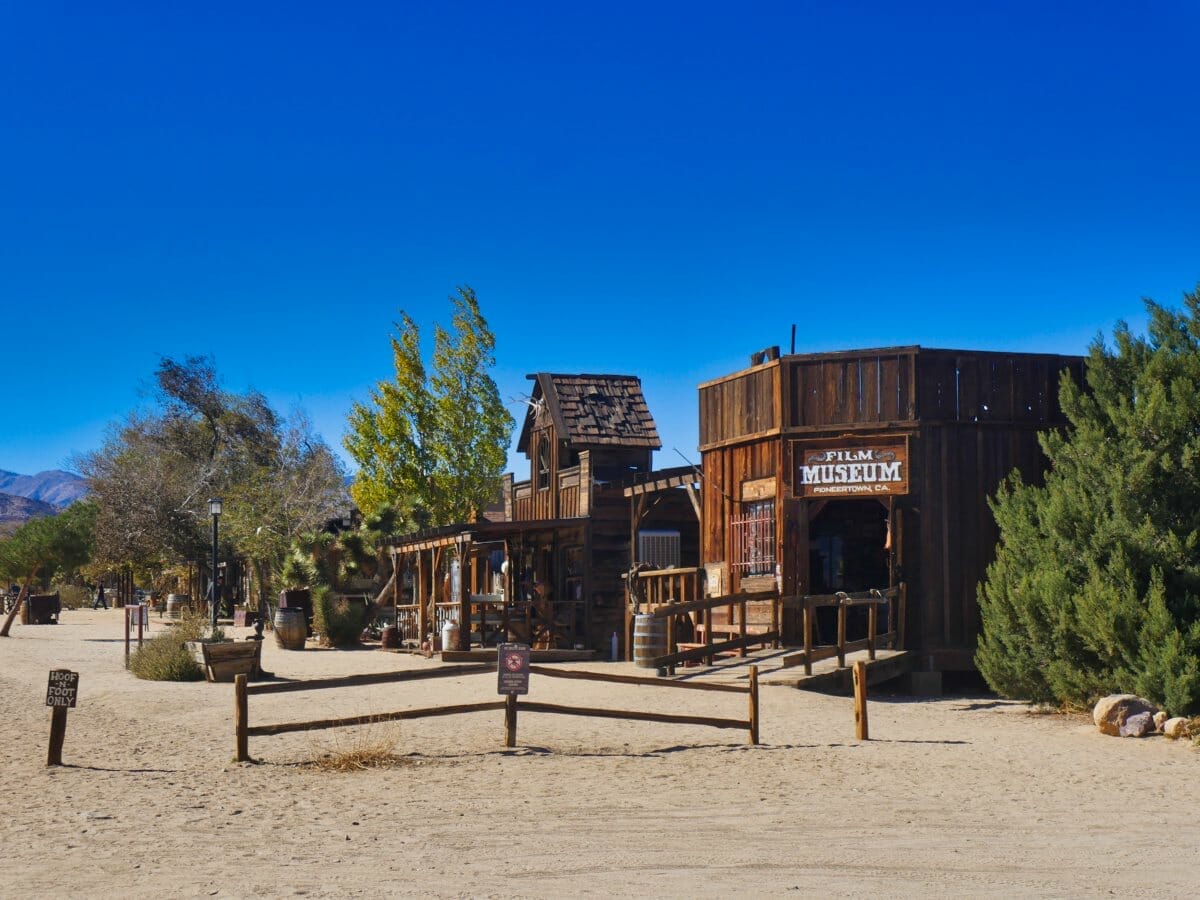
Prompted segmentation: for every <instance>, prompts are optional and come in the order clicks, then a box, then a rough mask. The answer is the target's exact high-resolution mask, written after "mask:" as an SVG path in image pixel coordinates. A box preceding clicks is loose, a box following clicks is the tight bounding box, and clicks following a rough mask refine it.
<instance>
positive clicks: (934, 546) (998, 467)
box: [897, 423, 1046, 669]
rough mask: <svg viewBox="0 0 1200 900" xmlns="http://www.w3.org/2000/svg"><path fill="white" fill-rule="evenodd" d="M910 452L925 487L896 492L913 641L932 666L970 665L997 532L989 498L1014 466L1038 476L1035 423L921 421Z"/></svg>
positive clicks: (1042, 459)
mask: <svg viewBox="0 0 1200 900" xmlns="http://www.w3.org/2000/svg"><path fill="white" fill-rule="evenodd" d="M911 452H912V456H911V462H910V465H911V467H912V473H913V479H914V481H915V482H917V483H919V484H920V485H921V486H922V488H921V490H920V492H919V493H913V494H910V495H909V496H907V497H904V498H898V500H897V509H898V510H899V511H900V515H901V516H903V529H904V535H903V541H904V544H905V550H906V553H905V557H906V558H905V561H904V564H903V571H902V572H901V573H899V574H900V577H901V579H902V580H904V581H907V582H908V584H909V588H910V593H909V605H908V615H909V621H908V623H907V625H908V628H909V630H908V635H909V643H910V646H912V647H913V648H914V649H917V650H919V651H920V652H921V653H923V654H926V655H927V656H926V659H924V660H923V663H924V664H925V665H926V666H927V667H928V668H936V669H966V668H970V667H971V658H972V657H973V655H974V650H975V643H976V639H977V637H978V635H979V630H980V619H979V605H978V600H977V589H978V584H979V582H980V580H982V578H983V576H984V574H985V572H986V570H987V566H988V565H989V564H990V563H991V562H992V560H993V559H994V558H995V550H996V541H997V539H998V538H999V531H998V529H997V527H996V521H995V518H994V517H993V516H992V513H991V510H990V509H989V508H988V505H987V498H988V497H990V496H992V495H994V494H995V492H996V489H997V488H998V487H999V485H1000V482H1001V481H1002V480H1003V479H1004V478H1005V477H1006V476H1008V475H1009V473H1011V472H1012V471H1013V469H1020V471H1021V472H1022V473H1023V475H1024V477H1025V479H1026V480H1027V481H1031V482H1034V483H1037V482H1039V481H1040V479H1041V475H1042V472H1043V471H1044V469H1045V464H1046V463H1045V457H1044V455H1043V454H1042V450H1041V447H1040V446H1039V445H1038V442H1037V431H1036V430H1035V429H1032V428H1024V429H1001V428H995V427H987V426H980V425H975V424H966V423H946V424H940V425H938V424H933V425H928V426H923V427H922V428H921V430H920V435H919V436H918V437H917V438H914V439H913V441H912V444H911ZM914 586H915V587H916V589H915V590H914V589H913V588H914Z"/></svg>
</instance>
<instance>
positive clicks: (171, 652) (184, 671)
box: [129, 612, 208, 681]
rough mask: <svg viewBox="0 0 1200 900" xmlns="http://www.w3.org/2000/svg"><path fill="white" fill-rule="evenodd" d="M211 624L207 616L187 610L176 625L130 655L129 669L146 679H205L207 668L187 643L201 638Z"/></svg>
mask: <svg viewBox="0 0 1200 900" xmlns="http://www.w3.org/2000/svg"><path fill="white" fill-rule="evenodd" d="M207 627H208V622H207V620H206V619H205V618H204V617H203V616H201V615H197V614H195V613H190V612H189V613H185V614H184V617H183V618H182V619H180V620H179V622H178V624H176V625H175V626H174V627H171V628H167V629H166V630H164V631H162V632H160V633H159V634H156V635H155V636H154V637H152V638H151V639H150V640H148V641H146V642H145V643H144V644H142V646H141V647H140V648H138V649H137V650H135V651H134V652H133V653H132V654H130V656H129V671H130V672H132V673H133V674H134V675H135V676H137V677H138V678H142V679H144V680H146V681H202V680H203V679H204V670H203V669H201V668H200V664H199V663H197V662H196V660H195V659H193V658H192V654H191V653H190V652H189V651H188V649H187V648H186V647H184V646H183V645H184V643H185V642H186V641H195V640H199V639H200V638H201V637H202V636H203V635H204V633H205V630H206V629H207Z"/></svg>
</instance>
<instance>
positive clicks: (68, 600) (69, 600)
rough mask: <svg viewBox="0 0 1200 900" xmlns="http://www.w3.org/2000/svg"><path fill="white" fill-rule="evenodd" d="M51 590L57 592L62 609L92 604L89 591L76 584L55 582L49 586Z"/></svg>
mask: <svg viewBox="0 0 1200 900" xmlns="http://www.w3.org/2000/svg"><path fill="white" fill-rule="evenodd" d="M50 590H51V592H52V593H53V592H54V591H57V592H58V599H59V601H60V602H61V603H62V608H63V609H79V608H81V607H84V606H91V605H92V595H91V592H90V591H89V590H88V589H87V588H85V587H82V586H81V585H78V584H55V585H52V586H51V588H50Z"/></svg>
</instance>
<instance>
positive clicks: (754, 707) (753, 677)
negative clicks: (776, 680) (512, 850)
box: [750, 666, 758, 744]
mask: <svg viewBox="0 0 1200 900" xmlns="http://www.w3.org/2000/svg"><path fill="white" fill-rule="evenodd" d="M750 743H751V744H757V743H758V666H751V667H750Z"/></svg>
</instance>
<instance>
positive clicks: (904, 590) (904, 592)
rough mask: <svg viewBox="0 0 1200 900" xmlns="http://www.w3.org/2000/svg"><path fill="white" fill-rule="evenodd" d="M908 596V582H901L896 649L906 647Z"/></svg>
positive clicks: (897, 613)
mask: <svg viewBox="0 0 1200 900" xmlns="http://www.w3.org/2000/svg"><path fill="white" fill-rule="evenodd" d="M907 598H908V583H907V582H904V581H902V582H900V609H899V611H897V612H896V627H895V632H896V649H897V650H903V649H904V615H905V610H904V607H905V603H906V600H907Z"/></svg>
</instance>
